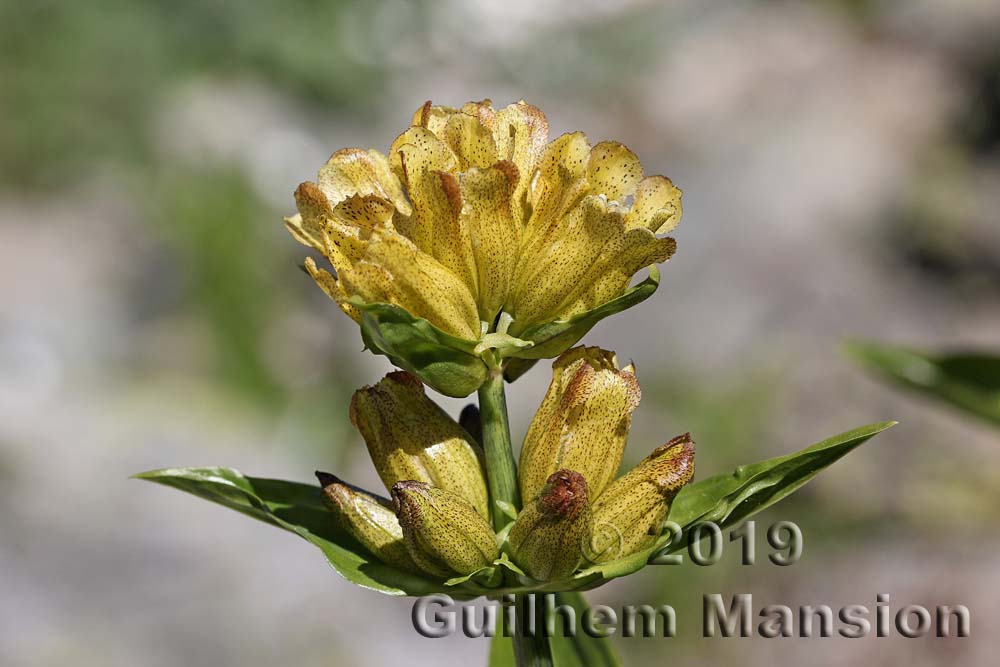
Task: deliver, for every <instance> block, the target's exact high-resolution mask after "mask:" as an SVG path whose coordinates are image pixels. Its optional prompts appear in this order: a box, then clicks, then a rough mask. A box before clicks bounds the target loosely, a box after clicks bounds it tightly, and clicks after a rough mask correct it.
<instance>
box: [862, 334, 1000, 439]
mask: <svg viewBox="0 0 1000 667" xmlns="http://www.w3.org/2000/svg"><path fill="white" fill-rule="evenodd" d="M845 349H846V351H847V353H848V354H849V355H850V356H851V357H853V358H854V359H855V360H856V361H858V362H859V363H860V364H861V365H862V366H864V367H865V368H867V369H869V370H871V371H873V372H875V373H876V374H878V375H879V376H881V377H883V378H886V379H887V380H889V381H890V382H893V383H895V384H898V385H900V386H903V387H906V388H909V389H912V390H915V391H919V392H921V393H923V394H926V395H928V396H933V397H934V398H937V399H939V400H941V401H944V402H946V403H949V404H951V405H953V406H955V407H957V408H960V409H962V410H964V411H965V412H967V413H969V414H972V415H975V416H977V417H979V418H980V419H985V420H986V421H988V422H990V423H992V424H994V425H996V426H1000V354H988V353H984V352H952V353H947V352H924V351H920V350H914V349H911V348H906V347H899V346H896V345H887V344H884V343H873V342H870V341H850V342H848V343H847V344H846V346H845Z"/></svg>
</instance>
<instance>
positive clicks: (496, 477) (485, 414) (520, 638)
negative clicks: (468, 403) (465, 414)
mask: <svg viewBox="0 0 1000 667" xmlns="http://www.w3.org/2000/svg"><path fill="white" fill-rule="evenodd" d="M479 418H480V420H482V424H483V450H484V452H485V454H486V479H487V481H488V482H489V486H490V508H491V511H492V514H493V528H494V529H495V530H497V531H500V530H501V529H503V527H504V526H506V525H507V524H508V523H509V522H510V521H511V519H510V517H509V516H507V513H506V512H504V511H503V509H501V508H500V506H499V505H498V504H497V501H498V500H499V501H502V502H504V503H507V504H508V505H509V506H510V507H513V508H514V510H515V511H517V510H520V509H521V498H520V492H519V489H518V485H517V468H516V467H515V465H514V452H513V451H512V449H511V444H510V424H509V423H508V422H507V396H506V394H505V393H504V381H503V372H502V371H501V370H500V369H499V368H494V369H493V370H492V371H491V372H490V376H489V378H488V379H487V380H486V382H484V383H483V385H482V386H481V387H479ZM544 602H545V600H544V596H541V595H535V596H526V595H523V594H521V595H517V596H516V598H515V605H516V607H515V614H516V616H517V619H516V622H515V624H514V638H513V640H514V656H515V658H516V660H517V665H518V667H552V649H551V646H550V645H549V639H548V638H547V637H545V636H544V634H543V633H541V632H538V631H536V632H534V633H530V632H529V630H531V628H528V627H526V625H527V624H526V621H525V614H526V612H527V606H526V605H528V604H531V605H533V606H534V617H535V619H536V620H535V624H536V627H539V626H538V625H537V624H538V622H539V620H540V619H543V618H544V611H545V607H544Z"/></svg>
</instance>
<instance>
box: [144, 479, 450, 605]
mask: <svg viewBox="0 0 1000 667" xmlns="http://www.w3.org/2000/svg"><path fill="white" fill-rule="evenodd" d="M135 477H136V478H138V479H145V480H148V481H150V482H156V483H158V484H163V485H165V486H170V487H173V488H175V489H180V490H181V491H186V492H188V493H190V494H193V495H196V496H198V497H200V498H204V499H205V500H210V501H212V502H214V503H218V504H220V505H224V506H226V507H229V508H230V509H234V510H236V511H237V512H242V513H243V514H246V515H248V516H251V517H253V518H255V519H259V520H260V521H264V522H265V523H269V524H271V525H273V526H277V527H278V528H282V529H284V530H287V531H289V532H292V533H295V534H296V535H298V536H299V537H301V538H302V539H304V540H306V541H307V542H309V543H311V544H313V545H314V546H316V547H319V549H320V550H321V551H322V552H323V554H324V555H325V556H326V559H327V561H329V563H330V565H332V566H333V568H334V569H335V570H336V571H337V572H339V573H340V574H341V575H342V576H343V577H344V578H345V579H347V580H348V581H350V582H352V583H355V584H358V585H359V586H363V587H365V588H370V589H372V590H376V591H379V592H380V593H386V594H388V595H428V594H430V593H437V592H444V591H448V592H449V593H450V594H451V595H452V596H453V597H456V595H455V593H456V591H455V590H454V589H446V588H445V587H444V586H443V585H442V584H441V583H440V582H437V581H434V580H432V579H427V578H424V577H420V576H417V575H414V574H411V573H409V572H403V571H401V570H397V569H396V568H394V567H390V566H388V565H385V564H384V563H382V562H380V561H378V560H377V559H376V558H375V557H374V556H372V555H371V554H369V553H368V552H367V551H366V550H365V549H364V547H362V546H361V545H359V544H358V543H357V542H355V541H354V540H353V539H352V538H351V537H350V536H349V535H347V533H345V532H343V531H341V530H339V529H338V528H337V526H336V524H335V522H334V521H333V517H332V516H331V515H330V513H329V511H328V510H327V509H326V507H325V505H324V504H323V500H322V496H321V494H320V490H319V488H318V487H317V486H312V485H308V484H299V483H296V482H285V481H281V480H276V479H261V478H256V477H244V476H243V475H242V474H241V473H240V472H238V471H236V470H232V469H230V468H167V469H163V470H151V471H149V472H144V473H140V474H138V475H135ZM459 593H460V594H461V591H459Z"/></svg>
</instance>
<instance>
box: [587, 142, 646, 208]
mask: <svg viewBox="0 0 1000 667" xmlns="http://www.w3.org/2000/svg"><path fill="white" fill-rule="evenodd" d="M641 180H642V164H640V163H639V158H638V157H636V155H635V153H633V152H632V151H630V150H629V149H628V148H626V147H625V146H624V145H623V144H620V143H618V142H617V141H602V142H601V143H599V144H597V145H596V146H594V147H593V148H592V149H591V150H590V158H589V160H588V161H587V182H588V183H589V184H590V193H591V194H595V195H598V194H602V195H604V196H605V197H607V198H608V199H609V200H614V201H617V202H620V203H624V201H625V198H626V197H628V196H630V195H632V194H633V193H635V189H636V186H638V185H639V181H641Z"/></svg>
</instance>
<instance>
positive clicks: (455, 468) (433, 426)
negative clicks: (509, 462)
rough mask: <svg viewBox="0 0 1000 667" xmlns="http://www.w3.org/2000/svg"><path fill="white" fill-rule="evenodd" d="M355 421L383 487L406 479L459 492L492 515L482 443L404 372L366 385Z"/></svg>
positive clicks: (354, 403) (356, 401)
mask: <svg viewBox="0 0 1000 667" xmlns="http://www.w3.org/2000/svg"><path fill="white" fill-rule="evenodd" d="M350 418H351V423H352V424H354V426H355V427H356V428H357V429H358V431H360V433H361V436H362V437H363V438H364V440H365V444H366V445H367V446H368V453H369V455H370V456H371V459H372V462H373V463H374V464H375V468H376V469H377V470H378V474H379V477H381V478H382V482H383V483H384V484H385V488H387V489H392V485H393V484H395V483H396V482H399V481H402V480H414V481H418V482H424V483H426V484H429V485H431V486H436V487H440V488H442V489H445V490H447V491H451V492H453V493H456V494H458V495H459V496H461V497H462V498H463V499H465V500H466V501H467V502H468V503H469V504H470V505H472V506H473V507H474V508H476V511H478V512H479V513H480V514H481V515H482V516H483V518H486V517H489V500H488V496H487V491H486V477H485V476H484V474H483V468H482V464H481V462H480V457H481V456H482V454H481V452H480V450H479V445H478V444H476V443H475V442H474V441H473V440H472V436H471V435H469V434H468V433H466V432H465V429H463V428H462V427H461V426H459V425H458V424H457V423H456V422H455V420H453V419H452V418H451V417H449V416H448V413H446V412H445V411H444V410H442V409H441V407H440V406H438V405H437V403H435V402H434V401H432V400H431V399H430V398H429V397H428V396H427V394H426V393H424V385H422V384H421V383H420V380H418V379H417V378H415V377H413V376H412V375H410V374H409V373H406V372H405V371H395V372H393V373H389V374H388V375H386V376H385V377H384V378H382V380H381V381H379V382H378V383H377V384H374V385H372V386H370V387H362V388H361V389H359V390H357V391H356V392H354V397H353V398H352V399H351V410H350Z"/></svg>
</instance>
